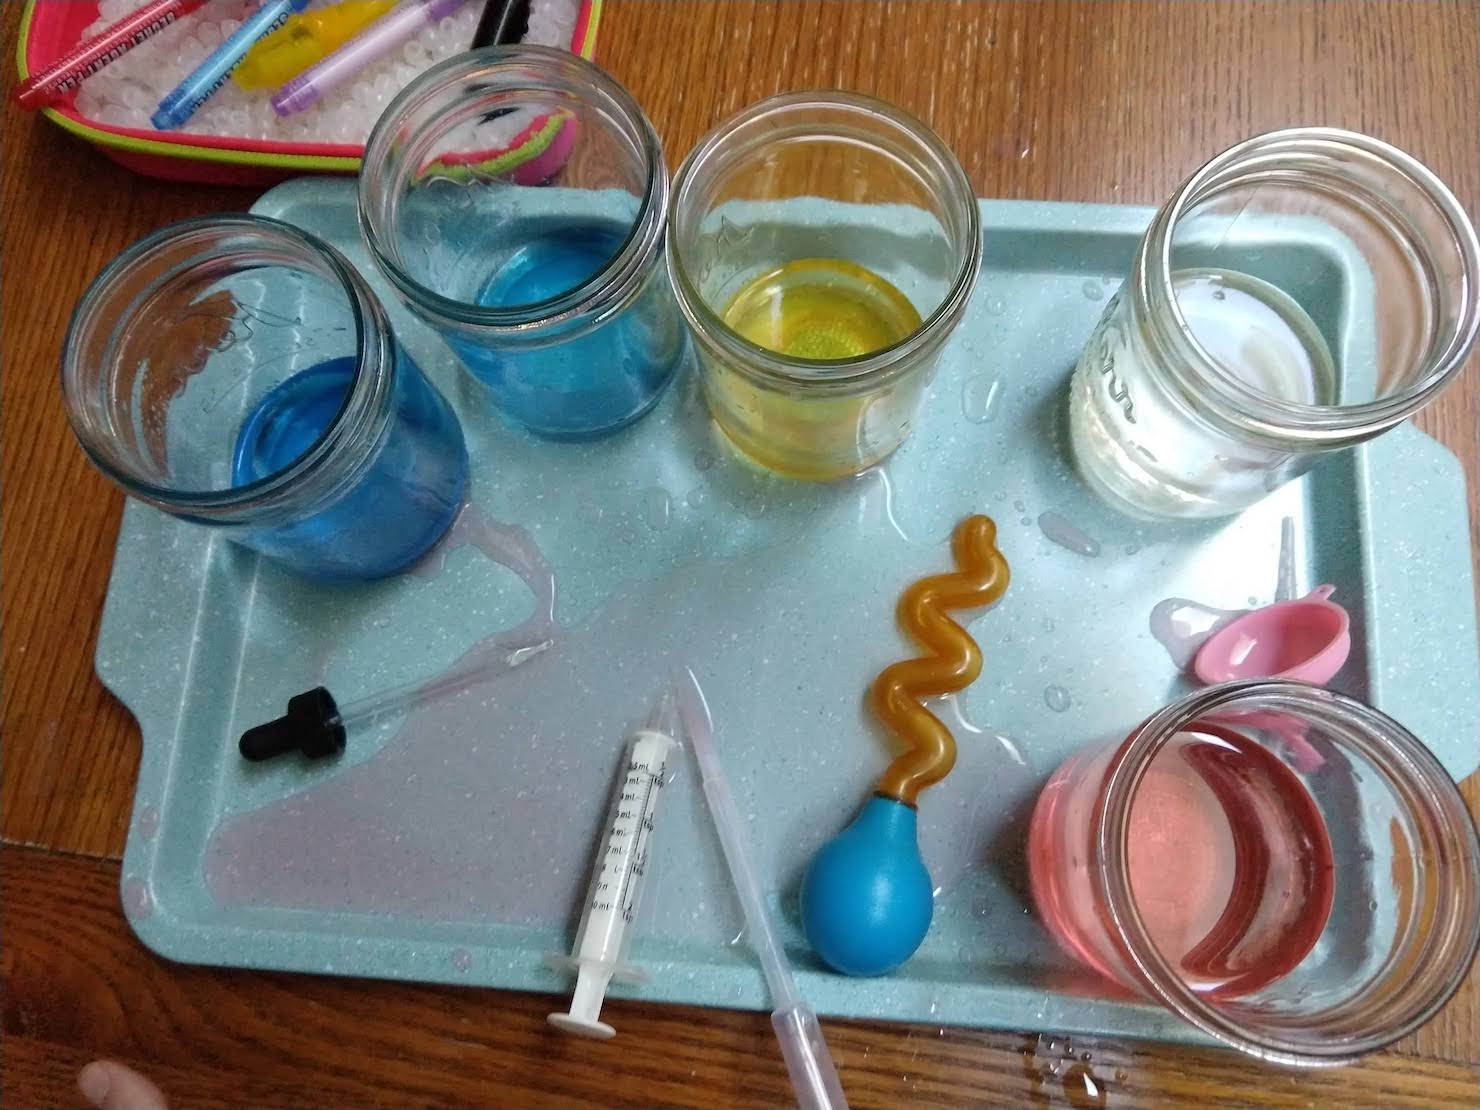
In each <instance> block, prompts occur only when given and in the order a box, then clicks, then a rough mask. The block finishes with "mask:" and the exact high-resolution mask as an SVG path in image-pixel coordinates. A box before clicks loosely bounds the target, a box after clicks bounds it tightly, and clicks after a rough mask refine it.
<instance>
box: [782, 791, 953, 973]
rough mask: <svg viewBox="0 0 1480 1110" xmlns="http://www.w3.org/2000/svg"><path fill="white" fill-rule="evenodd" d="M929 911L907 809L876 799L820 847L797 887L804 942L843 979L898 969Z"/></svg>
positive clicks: (931, 904) (926, 878) (925, 877)
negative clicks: (800, 884) (799, 886)
mask: <svg viewBox="0 0 1480 1110" xmlns="http://www.w3.org/2000/svg"><path fill="white" fill-rule="evenodd" d="M934 908H935V899H934V897H933V896H932V894H931V883H930V872H928V871H926V870H925V864H924V862H923V861H922V860H921V859H920V845H919V842H918V841H917V839H916V835H915V809H914V807H913V806H907V805H905V804H904V803H903V802H900V801H897V800H895V799H894V798H885V797H883V796H881V795H875V796H874V797H872V798H870V799H869V800H868V803H867V804H866V805H865V806H864V807H863V810H862V812H860V813H859V815H858V816H857V817H855V818H854V819H853V823H852V824H851V825H849V826H848V827H847V828H846V829H844V830H843V831H842V832H840V833H839V834H838V835H837V836H835V837H833V839H831V840H829V841H828V842H827V843H826V844H824V845H823V846H822V848H821V849H820V850H819V851H818V853H817V855H816V856H814V857H813V859H812V866H811V867H809V868H807V875H806V878H804V879H803V880H802V929H803V930H804V931H805V932H806V934H807V941H808V942H809V943H810V944H811V945H812V949H813V951H815V952H816V953H817V955H818V956H820V957H821V958H822V960H823V962H824V963H826V964H827V965H828V966H829V967H831V968H833V969H834V970H835V971H841V972H842V973H843V974H845V975H884V974H886V973H888V972H890V971H893V970H894V969H895V968H896V967H898V966H899V965H900V964H902V963H904V962H905V960H907V959H909V958H910V957H911V956H912V955H914V953H915V949H917V948H919V947H920V942H921V941H923V940H924V939H925V934H926V933H927V932H928V931H929V929H930V915H931V913H932V911H933V910H934Z"/></svg>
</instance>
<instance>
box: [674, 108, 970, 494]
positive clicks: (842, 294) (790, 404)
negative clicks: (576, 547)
mask: <svg viewBox="0 0 1480 1110" xmlns="http://www.w3.org/2000/svg"><path fill="white" fill-rule="evenodd" d="M669 235H670V245H669V259H668V264H669V272H670V274H671V275H672V279H673V288H674V293H675V294H676V296H677V297H678V303H679V306H680V308H681V309H682V310H683V314H684V317H685V319H686V320H687V321H688V323H689V327H690V329H691V331H692V332H693V334H694V336H695V338H696V340H697V343H698V347H699V354H700V372H701V374H702V379H703V384H704V395H705V398H706V400H707V401H708V404H709V411H710V412H711V414H712V415H713V416H714V419H715V422H716V423H717V424H718V425H719V427H720V428H721V429H722V430H723V431H724V433H725V434H726V435H727V436H728V437H729V439H730V440H731V441H732V442H733V443H734V444H735V445H736V446H737V447H739V448H740V450H741V451H743V452H745V454H747V455H749V456H750V457H751V458H753V459H755V460H756V461H757V462H759V463H761V464H763V465H764V466H766V467H768V468H770V469H772V470H776V471H779V472H781V473H784V474H789V475H792V476H794V477H799V478H813V479H827V478H838V477H843V476H845V475H849V474H856V473H857V472H859V471H860V470H864V469H866V468H867V467H869V466H872V465H873V464H875V463H877V462H879V461H880V460H881V459H884V458H885V457H887V456H888V455H889V454H890V453H891V452H892V451H894V450H895V449H896V448H897V447H899V445H900V444H901V443H903V442H904V441H905V438H906V437H907V436H908V435H909V432H910V426H911V423H912V421H913V419H914V416H915V412H916V410H917V409H918V407H919V404H920V399H921V396H922V394H923V392H924V389H925V386H926V384H927V383H928V382H929V380H930V377H931V374H932V372H933V370H934V368H935V364H936V361H937V359H938V358H939V355H940V352H941V348H942V347H943V346H944V345H945V342H946V340H947V339H948V338H949V337H950V335H951V332H952V331H953V330H954V329H955V327H956V325H957V324H958V323H959V322H960V319H961V316H962V314H963V313H964V312H965V308H966V303H967V300H968V299H969V298H970V296H971V291H972V289H973V288H974V286H975V284H976V277H977V268H978V266H979V264H980V261H981V229H980V218H979V215H978V211H977V205H976V197H975V195H974V193H973V192H972V189H971V185H970V182H969V181H968V180H967V178H966V173H965V171H964V170H963V169H962V168H961V164H960V163H959V162H958V161H957V160H956V157H955V156H954V155H953V154H952V153H951V151H950V150H949V149H948V148H947V147H946V145H945V144H944V143H943V142H942V141H941V140H940V139H939V138H938V137H937V136H936V135H935V134H934V133H933V132H931V131H930V129H929V128H927V127H926V126H925V125H924V124H922V123H921V122H920V121H919V120H916V119H913V118H912V117H910V116H908V115H906V114H905V113H903V112H901V111H899V110H898V109H897V108H894V107H891V106H890V105H888V104H884V103H882V102H881V101H877V100H873V99H871V98H869V97H865V96H855V95H853V94H849V93H838V92H815V93H790V94H787V95H784V96H776V97H772V98H771V99H769V100H763V101H761V102H760V103H759V104H754V105H752V106H751V107H749V108H746V109H745V110H744V111H742V112H741V113H740V114H739V115H737V116H735V117H734V118H733V119H731V120H728V121H727V122H725V123H723V124H721V125H720V126H719V127H718V128H716V129H715V130H714V131H712V132H710V134H709V135H708V136H706V137H705V138H704V139H703V140H702V141H701V142H700V143H699V145H698V146H697V147H695V148H694V150H693V151H692V152H691V153H690V154H689V156H688V158H686V159H685V160H684V163H683V165H682V166H681V167H680V168H679V171H678V175H677V178H676V180H675V183H674V200H673V210H672V213H671V215H670V217H669Z"/></svg>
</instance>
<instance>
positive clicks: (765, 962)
mask: <svg viewBox="0 0 1480 1110" xmlns="http://www.w3.org/2000/svg"><path fill="white" fill-rule="evenodd" d="M679 691H680V695H679V703H680V706H681V715H682V718H683V726H684V735H685V736H686V737H687V739H688V742H689V747H691V748H692V749H693V752H694V759H695V760H696V761H697V762H698V764H699V778H700V781H701V783H702V785H703V788H704V797H705V799H706V800H707V801H708V802H709V814H710V817H711V818H712V819H713V820H714V828H715V831H716V832H717V833H718V834H719V842H720V847H721V848H722V849H723V850H724V855H725V862H726V863H727V864H728V865H729V868H730V881H731V882H732V883H733V884H734V887H735V893H736V895H738V896H739V899H740V905H741V907H742V908H743V909H744V911H745V929H746V933H747V934H748V935H749V937H750V945H751V947H752V948H754V949H755V954H756V955H757V956H759V957H760V961H761V969H762V970H763V971H764V972H765V976H766V986H767V987H768V988H769V989H770V991H771V1002H772V1004H773V1005H774V1007H775V1008H774V1009H773V1010H772V1011H771V1027H772V1028H773V1029H775V1030H776V1040H777V1041H778V1042H779V1043H780V1045H781V1057H782V1059H783V1060H785V1061H786V1073H787V1075H789V1076H790V1077H791V1085H792V1089H793V1090H794V1091H795V1093H796V1096H797V1105H798V1106H799V1107H801V1110H848V1100H847V1099H846V1098H845V1097H844V1095H843V1084H842V1082H841V1081H840V1080H839V1079H838V1073H837V1070H836V1069H835V1068H834V1067H833V1062H832V1054H831V1053H830V1052H829V1051H828V1049H827V1041H826V1040H825V1039H824V1038H823V1036H822V1026H821V1025H819V1024H818V1022H817V1015H816V1014H815V1013H814V1012H813V1011H812V1007H811V1006H809V1005H807V1002H806V1000H805V999H804V998H803V997H802V996H801V994H800V992H798V990H797V985H796V982H795V980H793V979H792V976H791V965H790V964H789V963H788V962H787V959H786V953H785V951H784V950H783V949H782V947H781V942H780V940H779V939H778V938H777V936H776V928H775V925H774V924H773V923H772V921H771V913H770V911H769V910H768V909H767V908H766V903H765V900H764V899H763V898H762V896H761V886H760V883H759V882H758V881H757V879H756V875H755V870H754V869H753V868H752V867H751V865H750V854H749V852H747V850H746V847H745V836H744V833H743V831H742V830H743V828H744V826H743V825H742V824H741V822H740V810H739V807H737V806H736V805H735V796H734V795H733V794H732V793H731V792H730V784H729V782H728V780H726V778H725V772H724V768H723V767H721V766H720V762H719V755H718V753H717V752H716V751H715V749H714V727H713V724H712V722H711V720H710V717H709V705H708V703H707V702H706V701H705V700H704V691H703V690H701V689H700V688H699V683H698V680H697V679H695V678H694V672H693V671H690V670H685V671H683V672H681V673H680V676H679Z"/></svg>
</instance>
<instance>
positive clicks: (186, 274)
mask: <svg viewBox="0 0 1480 1110" xmlns="http://www.w3.org/2000/svg"><path fill="white" fill-rule="evenodd" d="M62 392H63V396H64V399H65V401H66V405H67V416H68V419H69V420H70V421H71V423H72V428H73V430H74V431H75V432H76V434H77V438H78V441H79V442H80V443H81V444H82V446H83V448H84V449H85V450H86V451H87V453H88V455H89V457H91V459H92V460H93V462H94V463H95V464H97V466H98V468H99V469H100V470H101V471H102V472H103V473H104V474H105V475H107V476H108V477H109V478H111V479H112V480H113V481H115V482H116V483H118V485H119V486H121V487H122V488H123V490H124V492H126V493H128V494H130V495H132V496H134V497H137V498H139V499H140V500H142V501H145V502H148V503H149V504H151V505H154V506H156V507H157V508H160V509H163V510H164V511H165V512H167V513H171V514H172V515H174V516H177V517H181V518H183V519H186V520H191V521H195V522H198V523H201V524H208V525H212V526H215V527H217V528H219V529H220V530H221V531H222V533H223V534H224V535H226V536H227V537H228V538H230V539H232V540H234V541H236V542H237V543H240V544H243V545H245V546H247V547H250V548H252V549H254V550H257V551H261V552H263V553H264V554H267V555H270V556H272V557H274V558H276V559H278V560H280V561H282V562H283V563H285V564H286V565H288V566H290V567H292V568H293V569H295V570H297V571H299V572H301V573H303V574H307V575H310V576H313V577H316V578H329V579H363V578H375V577H379V576H382V575H386V574H392V573H394V572H396V571H399V570H402V569H404V568H405V567H407V566H409V565H410V564H411V563H413V562H415V561H416V560H417V559H418V558H420V557H421V556H422V555H423V554H424V553H425V552H426V551H427V550H428V549H429V548H430V547H431V546H432V545H433V544H434V543H436V542H437V540H439V539H440V538H441V537H442V535H443V533H445V532H446V530H447V528H448V526H449V525H450V524H451V522H452V518H453V516H454V515H455V513H456V512H457V509H458V507H459V505H460V504H461V501H462V496H463V491H464V489H465V487H466V485H467V476H468V459H467V452H466V450H465V449H464V446H463V438H462V430H461V429H460V428H459V427H458V423H457V418H456V417H455V416H454V415H453V412H452V409H451V408H450V407H449V406H448V404H447V402H446V401H445V400H444V399H443V397H442V395H441V394H440V393H438V392H437V391H436V389H434V388H433V387H432V385H431V384H430V383H429V382H428V381H427V380H426V378H425V377H423V376H422V373H421V371H420V369H418V368H417V366H416V364H415V363H414V362H412V361H411V359H410V357H409V356H407V354H406V352H405V351H404V350H403V349H402V348H401V346H400V344H399V343H397V342H396V339H395V336H394V335H393V334H392V333H391V328H390V322H389V321H388V320H387V319H386V316H385V311H384V309H383V308H382V307H381V306H380V304H379V303H378V302H377V301H376V300H375V297H374V295H373V294H372V293H371V291H370V288H369V286H367V285H366V284H365V280H364V279H363V278H362V277H360V275H359V274H357V273H356V272H355V271H354V270H353V268H351V266H350V265H349V263H348V262H346V261H345V260H344V258H343V257H342V256H341V255H340V254H339V253H338V252H337V251H335V250H334V249H333V248H332V247H330V246H328V244H326V243H323V242H321V241H319V240H318V239H315V238H314V237H313V236H310V235H308V234H306V233H304V232H302V231H299V230H298V229H297V228H294V227H290V226H288V225H287V224H283V223H279V222H278V221H276V220H269V219H265V218H263V217H260V216H217V217H209V218H205V219H199V220H187V221H185V222H183V223H179V224H174V225H172V226H170V227H166V228H163V229H162V230H160V231H157V232H155V233H154V234H153V235H151V236H149V237H148V238H146V239H144V240H142V241H141V242H139V243H137V244H135V245H134V246H132V247H130V248H129V249H128V250H127V251H125V252H124V253H123V254H121V255H120V256H119V257H118V258H117V259H115V260H114V261H113V262H111V263H110V264H109V265H108V267H107V268H106V269H104V271H103V272H102V273H101V274H100V275H98V277H97V279H96V280H95V281H94V282H93V284H92V285H91V286H90V287H89V288H88V290H87V292H86V293H85V294H83V297H82V300H81V301H80V302H79V303H78V305H77V309H76V311H75V312H74V313H73V317H72V323H71V326H70V328H69V329H68V332H67V339H66V343H65V346H64V349H63V353H62Z"/></svg>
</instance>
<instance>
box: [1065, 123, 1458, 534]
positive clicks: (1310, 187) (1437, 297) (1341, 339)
mask: <svg viewBox="0 0 1480 1110" xmlns="http://www.w3.org/2000/svg"><path fill="white" fill-rule="evenodd" d="M1477 281H1480V247H1477V243H1476V238H1475V230H1474V228H1473V227H1472V226H1471V223H1470V221H1469V219H1468V217H1466V215H1465V213H1464V212H1463V211H1462V210H1461V209H1460V207H1459V204H1458V202H1456V200H1455V199H1454V196H1453V195H1452V194H1451V193H1450V192H1449V190H1448V189H1446V188H1445V187H1444V185H1443V184H1442V183H1441V182H1440V181H1439V180H1438V178H1436V177H1435V176H1434V175H1433V173H1431V172H1430V171H1429V170H1428V169H1426V168H1425V167H1424V166H1422V165H1420V164H1419V163H1418V162H1417V161H1415V160H1414V159H1413V158H1412V157H1410V156H1409V155H1407V154H1404V153H1403V152H1402V151H1400V150H1397V149H1395V148H1393V147H1391V146H1389V145H1387V144H1386V143H1383V142H1379V141H1378V140H1376V139H1372V138H1369V137H1367V136H1365V135H1359V134H1355V133H1353V132H1350V131H1338V130H1334V129H1331V128H1300V129H1294V130H1288V131H1276V132H1273V133H1271V134H1268V135H1261V136H1259V137H1257V138H1254V139H1250V140H1248V141H1247V142H1244V143H1241V144H1239V145H1238V146H1236V147H1233V148H1232V149H1231V150H1228V151H1225V152H1224V153H1222V154H1220V155H1218V156H1217V157H1216V158H1214V159H1213V160H1212V161H1210V162H1209V163H1208V164H1207V165H1205V166H1203V167H1202V169H1200V170H1198V171H1197V172H1196V173H1195V174H1193V175H1192V176H1191V177H1190V178H1189V179H1188V180H1187V181H1186V182H1185V183H1184V184H1183V185H1182V186H1181V188H1179V189H1178V190H1177V191H1176V193H1174V194H1173V195H1172V197H1171V199H1170V200H1168V201H1167V202H1166V204H1164V205H1163V206H1162V207H1161V209H1160V210H1159V211H1158V212H1157V213H1156V216H1155V217H1154V218H1153V219H1152V222H1151V227H1150V228H1149V229H1148V231H1147V232H1146V235H1145V238H1144V239H1142V241H1141V245H1140V248H1139V250H1138V251H1137V254H1136V260H1135V264H1134V267H1133V269H1132V271H1131V275H1130V278H1129V280H1127V281H1126V283H1125V285H1124V286H1123V287H1122V289H1121V290H1120V292H1119V293H1118V294H1117V295H1116V296H1115V297H1114V298H1113V299H1112V300H1111V302H1110V303H1109V305H1107V307H1106V309H1105V313H1104V316H1103V317H1102V318H1101V320H1100V323H1099V326H1098V327H1097V328H1096V330H1095V332H1094V334H1093V335H1092V336H1091V338H1090V340H1089V343H1088V345H1087V346H1086V348H1085V351H1084V354H1083V357H1082V358H1081V359H1080V362H1079V365H1078V367H1077V369H1076V370H1075V373H1074V380H1073V385H1072V386H1071V399H1070V432H1071V439H1072V443H1073V448H1074V453H1075V456H1076V458H1077V461H1078V463H1079V468H1080V471H1081V473H1082V474H1083V475H1084V477H1085V479H1086V480H1087V481H1088V482H1089V483H1090V485H1091V486H1093V487H1094V488H1095V489H1096V490H1097V491H1098V492H1099V493H1100V494H1101V495H1103V496H1104V497H1105V498H1106V499H1107V500H1108V501H1110V502H1111V503H1112V504H1114V505H1115V506H1116V507H1118V508H1120V509H1122V510H1124V511H1126V512H1128V513H1130V514H1132V515H1139V516H1151V517H1214V516H1221V515H1225V514H1228V513H1233V512H1237V511H1238V510H1239V509H1242V508H1244V507H1245V506H1247V505H1250V504H1252V503H1253V502H1254V501H1257V500H1258V499H1259V498H1261V497H1263V496H1264V495H1265V494H1266V493H1268V492H1269V491H1271V490H1273V489H1275V488H1277V487H1278V486H1280V485H1282V484H1284V483H1285V482H1288V481H1289V480H1291V479H1292V478H1295V477H1297V476H1299V475H1300V474H1302V473H1304V472H1305V471H1306V470H1308V469H1309V468H1310V467H1311V466H1312V465H1313V464H1314V463H1315V462H1316V461H1317V460H1318V459H1319V458H1321V457H1322V455H1324V454H1325V453H1328V452H1330V451H1334V450H1337V449H1340V448H1343V447H1350V446H1352V445H1353V444H1358V443H1361V442H1363V441H1364V440H1369V439H1372V438H1373V437H1375V436H1377V435H1380V434H1381V433H1382V432H1384V431H1386V430H1387V429H1389V428H1391V427H1392V426H1393V425H1395V424H1397V423H1399V422H1400V421H1402V420H1404V419H1405V418H1407V417H1409V416H1412V415H1413V414H1414V413H1416V412H1417V411H1418V410H1419V409H1420V408H1422V407H1423V406H1424V405H1426V404H1428V403H1429V402H1430V401H1432V400H1433V399H1434V398H1435V397H1436V396H1437V395H1438V394H1439V392H1440V391H1441V390H1442V389H1443V388H1444V387H1445V386H1446V385H1447V384H1448V383H1449V382H1450V381H1451V380H1452V379H1453V378H1454V376H1455V375H1456V374H1457V373H1458V372H1459V370H1460V368H1461V366H1462V365H1463V363H1464V360H1465V356H1466V354H1467V353H1468V352H1469V350H1470V348H1471V346H1472V345H1473V344H1474V342H1475V337H1476V334H1477V330H1480V294H1477Z"/></svg>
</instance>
